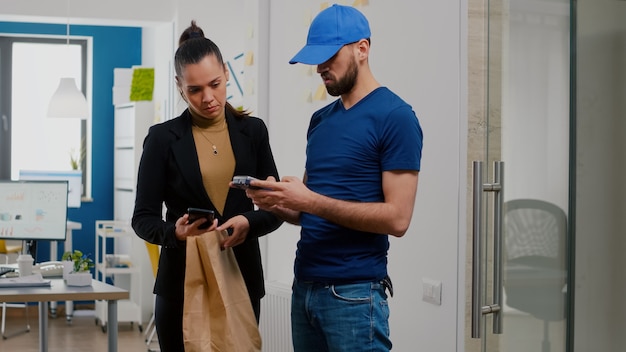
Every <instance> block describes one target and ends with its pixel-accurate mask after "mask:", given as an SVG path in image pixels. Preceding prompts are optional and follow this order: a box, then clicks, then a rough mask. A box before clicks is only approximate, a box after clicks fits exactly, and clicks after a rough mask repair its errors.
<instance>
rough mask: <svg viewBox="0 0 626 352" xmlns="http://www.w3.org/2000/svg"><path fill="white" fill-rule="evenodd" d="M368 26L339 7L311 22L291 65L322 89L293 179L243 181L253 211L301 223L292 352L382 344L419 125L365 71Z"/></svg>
mask: <svg viewBox="0 0 626 352" xmlns="http://www.w3.org/2000/svg"><path fill="white" fill-rule="evenodd" d="M369 51H370V28H369V23H368V21H367V19H366V18H365V16H363V14H362V13H361V12H359V11H358V10H356V9H354V8H352V7H349V6H340V5H333V6H331V7H329V8H327V9H325V10H323V11H322V12H320V13H319V14H318V15H317V17H316V18H315V19H314V20H313V22H312V23H311V27H310V29H309V34H308V37H307V44H306V46H304V48H302V50H300V52H298V53H297V54H296V56H294V57H293V59H292V60H291V61H290V63H291V64H294V63H303V64H308V65H317V72H318V73H319V74H320V75H321V78H322V80H323V81H324V84H325V85H326V89H327V91H328V93H329V94H330V95H332V96H338V97H340V99H337V100H335V101H334V102H332V103H330V104H329V105H327V106H326V107H324V108H322V109H320V110H318V111H316V112H315V113H314V114H313V116H312V118H311V121H310V125H309V129H308V132H307V148H306V157H307V159H306V165H305V166H306V171H305V176H304V179H303V181H300V180H299V179H298V178H297V177H293V176H287V177H284V178H283V179H282V181H281V182H276V181H275V180H274V179H272V178H270V179H268V180H265V181H261V180H258V181H252V182H251V185H253V186H258V187H261V188H263V189H261V190H258V189H256V190H254V189H249V190H248V191H247V194H248V196H249V197H250V198H252V199H253V201H254V203H255V204H257V205H258V206H259V208H261V209H265V210H270V211H272V212H274V213H275V214H277V215H279V216H280V217H282V218H283V219H284V220H286V221H288V222H290V223H292V224H300V225H301V238H300V240H299V242H298V249H297V252H296V260H295V264H294V274H295V280H294V285H293V296H292V297H293V299H292V312H291V319H292V335H293V345H294V350H295V351H296V352H308V351H311V352H313V351H315V352H320V351H346V352H355V351H389V350H390V349H391V345H392V344H391V340H390V339H389V324H388V316H389V308H388V306H387V294H386V291H385V288H387V289H389V291H390V293H391V292H392V291H391V282H390V280H389V278H388V275H387V251H388V249H389V240H388V235H392V236H396V237H402V236H403V235H404V234H405V232H406V231H407V229H408V227H409V224H410V221H411V216H412V214H413V205H414V202H415V194H416V191H417V181H418V172H419V170H420V160H421V149H422V130H421V127H420V124H419V122H418V119H417V117H416V116H415V113H414V112H413V110H412V108H411V106H409V105H408V104H407V103H405V102H404V101H403V100H402V99H401V98H400V97H398V96H397V95H395V94H394V93H392V92H391V91H390V90H389V89H388V88H386V87H383V86H381V85H380V84H379V83H378V82H377V81H376V79H375V78H374V76H373V74H372V72H371V71H370V68H369V64H368V56H369Z"/></svg>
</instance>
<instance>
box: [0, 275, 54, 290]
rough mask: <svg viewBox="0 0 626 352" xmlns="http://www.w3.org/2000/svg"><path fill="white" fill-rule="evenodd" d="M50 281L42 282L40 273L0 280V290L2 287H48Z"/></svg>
mask: <svg viewBox="0 0 626 352" xmlns="http://www.w3.org/2000/svg"><path fill="white" fill-rule="evenodd" d="M50 282H51V281H50V280H44V279H43V277H42V276H41V274H40V273H35V274H32V275H28V276H19V277H8V278H0V288H3V287H40V286H48V287H49V286H50Z"/></svg>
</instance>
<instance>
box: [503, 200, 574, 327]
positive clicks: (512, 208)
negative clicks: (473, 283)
mask: <svg viewBox="0 0 626 352" xmlns="http://www.w3.org/2000/svg"><path fill="white" fill-rule="evenodd" d="M503 225H504V229H503V230H504V250H505V253H504V259H505V264H504V273H505V275H504V276H505V278H504V289H505V293H506V304H507V305H508V306H510V307H513V308H516V309H518V310H521V311H523V312H527V313H530V314H532V315H533V316H535V317H537V318H540V319H543V320H545V321H557V320H562V319H564V318H565V290H566V287H567V286H566V283H567V274H568V273H567V258H566V246H567V216H566V215H565V212H564V211H563V210H562V209H561V208H559V207H558V206H556V205H554V204H552V203H549V202H546V201H542V200H537V199H515V200H511V201H508V202H506V203H505V212H504V223H503Z"/></svg>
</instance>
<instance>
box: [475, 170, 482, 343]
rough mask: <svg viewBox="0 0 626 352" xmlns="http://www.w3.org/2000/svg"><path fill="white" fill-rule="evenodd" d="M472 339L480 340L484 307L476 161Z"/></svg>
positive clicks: (478, 183)
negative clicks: (482, 308) (482, 309)
mask: <svg viewBox="0 0 626 352" xmlns="http://www.w3.org/2000/svg"><path fill="white" fill-rule="evenodd" d="M472 181H473V182H472V219H473V220H472V338H474V339H479V338H480V335H481V334H480V330H481V329H480V318H481V307H482V300H483V294H482V281H483V280H482V270H481V263H482V253H481V252H482V241H481V236H480V235H481V234H482V218H483V205H482V197H483V162H482V161H474V163H473V177H472Z"/></svg>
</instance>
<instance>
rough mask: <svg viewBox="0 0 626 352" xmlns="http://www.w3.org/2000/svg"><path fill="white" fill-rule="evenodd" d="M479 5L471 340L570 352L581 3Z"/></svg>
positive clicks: (472, 108) (474, 51) (496, 347)
mask: <svg viewBox="0 0 626 352" xmlns="http://www.w3.org/2000/svg"><path fill="white" fill-rule="evenodd" d="M469 6H470V18H469V23H470V29H469V33H470V40H469V41H468V51H469V54H470V57H469V62H470V69H469V77H468V81H469V83H470V87H469V88H470V89H469V91H470V96H469V112H470V118H469V138H468V141H469V147H468V154H469V155H468V160H470V162H471V165H470V168H471V170H469V171H470V172H469V177H468V192H469V193H471V194H470V195H469V196H468V200H469V202H470V203H471V204H468V207H467V208H468V214H467V218H468V229H470V231H469V233H468V242H467V243H468V258H469V260H468V263H467V266H468V270H467V277H466V282H468V284H467V286H466V292H467V304H466V312H467V314H466V331H467V334H466V336H467V338H466V344H465V345H466V351H499V352H518V351H519V352H526V351H541V352H562V351H565V346H566V326H567V316H566V312H567V309H566V307H567V302H568V300H567V297H568V287H567V277H568V275H567V274H568V268H567V263H568V258H567V256H568V255H567V253H568V237H569V231H568V226H567V224H568V208H569V203H570V200H569V192H570V181H569V178H570V113H569V94H570V93H569V92H570V66H569V63H570V50H569V41H570V3H569V0H535V1H528V0H487V1H473V0H470V2H469ZM481 18H482V20H481ZM469 268H471V269H469Z"/></svg>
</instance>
